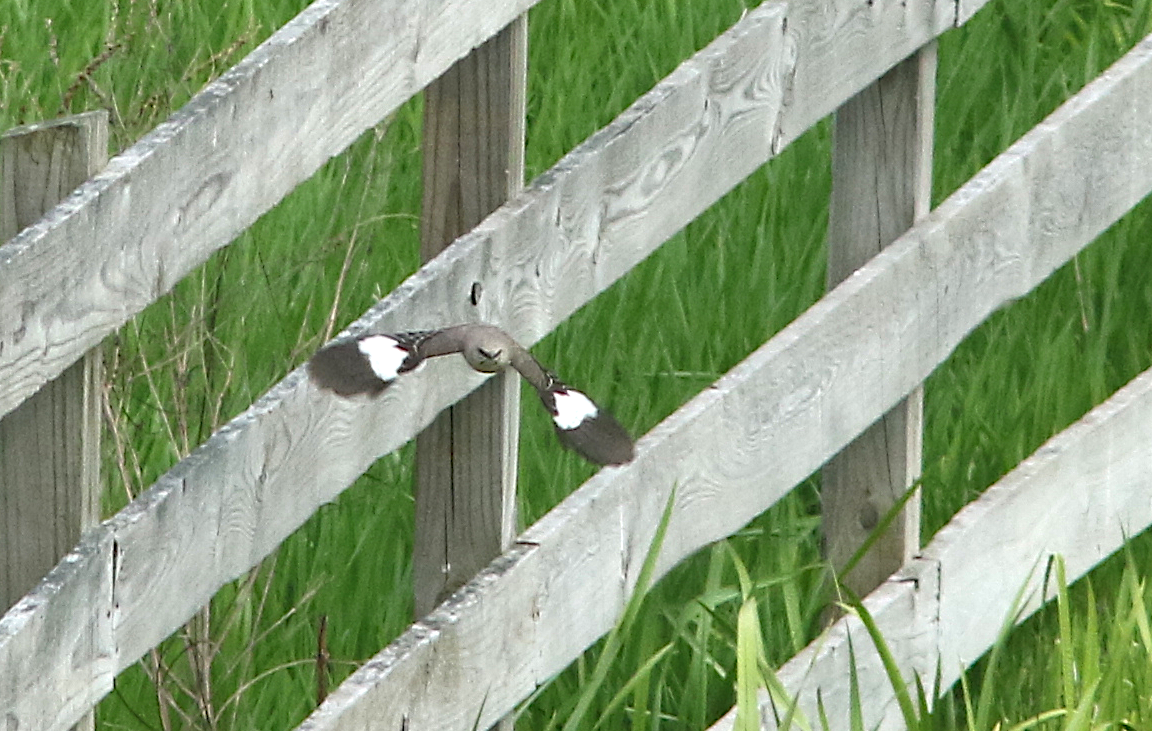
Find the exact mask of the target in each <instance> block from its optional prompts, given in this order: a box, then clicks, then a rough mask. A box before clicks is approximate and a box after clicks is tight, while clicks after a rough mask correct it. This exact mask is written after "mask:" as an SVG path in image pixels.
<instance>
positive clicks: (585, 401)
mask: <svg viewBox="0 0 1152 731" xmlns="http://www.w3.org/2000/svg"><path fill="white" fill-rule="evenodd" d="M451 353H460V354H462V355H463V356H464V360H466V361H468V365H470V366H472V368H473V369H474V370H477V371H480V372H481V373H496V372H497V371H501V370H503V369H505V368H507V367H508V366H511V367H513V368H515V369H516V371H517V372H518V373H519V374H520V375H521V376H523V377H524V379H525V380H526V381H528V383H530V384H532V387H533V388H535V389H536V393H537V394H538V395H539V396H540V402H541V403H542V404H544V408H545V409H547V410H548V413H549V414H551V415H552V422H553V423H554V424H555V426H556V434H557V436H558V437H559V438H560V442H561V443H562V444H564V445H565V446H567V447H568V448H569V449H571V450H573V451H574V452H576V453H577V454H579V455H580V456H581V457H583V458H584V459H586V460H588V461H589V462H592V463H594V464H598V465H619V464H624V463H626V462H629V461H631V460H632V455H633V445H632V437H630V436H629V435H628V432H627V431H625V430H624V427H622V426H620V422H618V421H616V419H615V418H614V417H613V416H612V415H611V414H609V413H608V412H607V411H604V410H603V409H601V408H600V407H599V406H597V405H596V404H595V403H594V402H593V401H592V399H590V398H588V397H587V396H586V395H584V394H583V393H582V392H580V391H577V390H576V389H574V388H570V387H569V386H567V385H566V384H564V383H563V382H561V381H560V379H558V378H557V377H556V375H555V374H554V373H552V372H551V371H548V370H546V369H545V368H544V367H543V366H541V365H540V363H538V362H537V361H536V359H535V358H533V357H532V354H531V353H529V352H528V351H527V350H526V349H524V348H523V347H521V345H520V344H519V343H517V342H516V341H515V340H513V339H512V337H511V336H510V335H508V333H506V332H504V331H503V330H501V329H500V328H497V327H493V326H492V325H479V324H470V325H455V326H453V327H448V328H444V329H443V330H422V331H418V332H405V333H394V334H390V335H361V336H359V337H357V338H354V339H350V340H343V341H339V342H336V343H333V344H332V345H329V346H328V347H326V348H323V349H322V350H320V351H318V352H317V353H316V354H315V355H313V356H312V359H311V360H309V361H308V374H309V376H310V377H311V378H312V381H313V382H314V383H316V385H318V386H320V387H321V388H324V389H327V390H329V391H332V392H334V393H336V394H337V395H339V396H344V397H349V396H355V395H357V394H369V395H372V396H375V395H377V394H379V393H380V392H382V391H383V390H384V389H385V388H387V387H388V385H389V384H391V383H392V381H394V380H396V378H397V377H399V376H401V375H403V374H405V373H408V372H409V371H411V370H414V369H415V368H416V367H417V366H419V365H420V364H421V363H422V362H424V360H425V359H426V358H433V357H435V356H438V355H449V354H451Z"/></svg>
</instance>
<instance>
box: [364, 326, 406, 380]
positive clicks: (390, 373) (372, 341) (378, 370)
mask: <svg viewBox="0 0 1152 731" xmlns="http://www.w3.org/2000/svg"><path fill="white" fill-rule="evenodd" d="M356 345H357V347H358V348H360V352H361V353H363V354H364V357H365V358H367V359H368V365H369V366H370V367H371V368H372V372H373V373H375V374H376V377H377V378H379V379H380V380H381V381H392V380H395V378H396V376H397V375H399V372H400V366H401V365H402V364H403V363H404V359H405V358H407V357H408V351H407V350H405V349H404V348H403V347H401V346H400V341H398V340H396V339H394V338H390V337H388V336H387V335H369V336H368V337H366V338H364V339H363V340H361V341H360V342H359V343H357V344H356Z"/></svg>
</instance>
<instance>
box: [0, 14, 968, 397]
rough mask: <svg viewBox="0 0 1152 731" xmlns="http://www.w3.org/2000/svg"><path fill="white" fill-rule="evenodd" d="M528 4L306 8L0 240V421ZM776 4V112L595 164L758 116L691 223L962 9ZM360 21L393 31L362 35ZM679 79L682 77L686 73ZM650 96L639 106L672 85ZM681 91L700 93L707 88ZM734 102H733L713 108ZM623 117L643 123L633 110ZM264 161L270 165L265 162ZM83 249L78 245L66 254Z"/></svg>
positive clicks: (678, 169) (679, 153)
mask: <svg viewBox="0 0 1152 731" xmlns="http://www.w3.org/2000/svg"><path fill="white" fill-rule="evenodd" d="M535 2H536V0H501V1H500V2H480V1H479V0H438V1H437V2H416V1H415V0H384V1H380V0H318V2H314V3H313V4H312V5H311V6H309V7H308V8H307V9H306V10H305V11H304V12H302V13H301V14H300V15H298V16H297V17H296V18H295V19H294V20H292V21H291V22H290V23H288V24H287V25H285V26H284V27H283V28H282V29H281V30H280V31H278V32H277V33H275V34H274V35H273V36H272V37H271V38H269V39H268V40H267V41H265V42H264V43H263V44H261V45H260V47H259V48H257V49H256V50H255V51H253V52H252V53H251V54H249V56H248V57H247V58H245V59H244V60H243V61H242V62H241V63H240V64H238V65H237V66H235V67H234V68H232V69H231V70H229V71H228V72H227V73H225V74H224V75H223V76H221V77H220V78H219V79H217V80H216V81H214V82H213V83H211V84H209V85H208V87H207V88H205V89H204V91H202V92H201V93H200V94H197V95H196V96H195V97H194V98H193V99H192V100H191V101H190V102H189V103H188V104H187V105H185V106H184V108H182V109H181V110H180V111H179V112H177V113H176V114H174V115H173V116H172V117H171V118H170V119H169V120H168V121H166V122H164V123H163V124H161V125H160V126H159V127H157V128H156V129H155V130H153V131H152V132H151V133H149V134H148V135H147V136H145V137H144V138H143V139H141V140H140V142H138V143H137V144H135V145H133V146H132V147H130V148H129V149H128V150H125V151H124V153H123V154H121V155H119V156H117V157H116V158H114V159H113V161H112V163H111V164H110V165H109V166H108V169H107V170H106V171H105V173H104V174H103V175H101V176H99V177H98V178H97V179H96V180H94V181H92V182H91V183H89V184H87V185H85V186H84V187H83V188H82V189H81V190H80V191H78V192H77V193H76V194H75V195H74V196H72V197H71V198H70V199H69V200H68V201H66V202H65V203H64V204H62V205H61V206H59V207H58V208H56V209H55V210H53V211H52V212H51V214H50V215H49V216H47V217H46V218H45V219H44V220H43V221H41V222H40V223H38V224H36V225H35V226H33V227H32V228H31V229H29V230H27V231H25V232H24V233H23V234H21V235H20V236H18V237H17V239H16V240H15V241H12V242H10V243H9V244H7V245H5V246H3V247H0V415H2V414H5V413H7V412H8V411H11V410H12V409H13V408H14V407H15V406H16V404H18V403H20V402H21V401H22V400H24V398H26V397H27V395H28V394H30V393H32V392H33V391H35V390H36V389H37V388H38V387H39V386H40V385H41V384H43V383H45V382H47V381H48V380H51V379H52V378H53V377H55V376H56V375H57V374H59V373H60V372H62V371H63V369H64V368H66V367H67V366H68V365H70V364H71V363H73V362H74V361H75V360H77V359H78V358H79V357H80V355H82V354H83V353H84V352H86V351H87V350H88V349H90V348H91V347H92V346H93V345H95V343H97V342H99V340H100V339H101V338H103V337H104V336H105V335H107V334H108V333H110V332H112V331H113V330H114V329H115V328H117V327H119V326H120V325H121V324H122V323H124V322H125V321H126V320H127V319H128V318H129V317H131V316H132V315H133V314H135V313H136V312H139V311H140V310H141V309H143V308H144V307H145V306H147V305H148V304H149V303H151V302H152V301H154V300H155V299H156V298H157V297H159V296H160V295H162V294H163V293H165V292H167V291H168V290H170V289H171V288H172V287H173V286H174V285H175V283H176V282H177V281H179V280H180V278H181V277H183V276H184V275H185V274H187V273H188V272H189V271H191V270H192V269H193V268H194V267H195V266H197V265H198V264H200V263H201V262H203V261H204V260H205V259H206V258H207V257H208V256H209V255H210V254H211V253H212V252H213V251H215V250H217V249H219V248H221V247H223V246H225V245H227V243H228V242H229V241H231V240H232V239H233V238H234V237H235V236H236V235H237V234H239V233H240V232H241V231H242V230H244V228H246V227H247V226H248V225H250V224H251V223H252V222H253V221H254V220H255V219H256V218H257V217H258V216H259V215H261V214H262V213H263V212H264V211H266V210H268V209H269V208H271V207H272V206H273V205H274V204H275V203H276V202H277V201H279V200H280V199H281V198H282V197H283V196H284V195H285V194H286V193H287V192H288V191H290V190H291V189H292V188H293V187H294V186H295V185H296V184H298V183H299V182H301V181H302V180H304V179H305V178H306V177H308V176H309V175H311V174H312V172H314V171H315V170H316V169H317V168H318V167H319V166H320V165H321V164H323V163H324V161H325V160H327V159H328V158H329V157H331V156H332V155H334V154H336V153H338V152H339V151H340V150H342V149H344V148H345V147H346V146H347V145H348V144H349V143H350V142H351V141H352V140H353V139H354V138H355V137H356V136H357V135H358V134H359V133H360V132H362V131H363V130H365V129H367V128H368V127H369V126H371V125H373V124H375V123H376V122H377V121H379V120H380V119H381V118H383V117H384V116H386V115H387V114H389V113H390V112H391V111H393V110H394V109H396V108H397V107H398V106H399V105H400V104H402V103H403V102H404V101H406V100H407V99H409V98H410V97H411V96H412V95H414V94H415V93H416V92H418V91H419V90H420V89H421V88H423V87H424V86H425V85H426V84H428V83H429V82H430V81H431V80H433V79H434V78H436V77H437V76H439V75H440V74H442V73H443V72H444V71H445V70H446V69H447V68H448V67H449V66H451V64H452V63H453V62H455V61H456V60H457V59H458V58H460V57H462V56H464V55H465V54H466V53H467V52H468V50H470V49H471V48H474V47H476V46H478V45H480V44H481V43H482V42H483V41H484V40H486V39H487V38H490V37H491V36H492V35H494V34H495V33H496V32H497V31H499V30H500V29H501V28H503V27H505V26H506V25H508V23H509V22H511V21H512V20H513V19H514V18H515V17H517V16H518V15H520V14H521V13H523V12H525V11H526V10H527V9H528V8H529V7H531V6H532V5H534V4H535ZM771 10H772V12H778V13H781V14H784V15H786V16H787V18H788V21H787V23H785V24H783V25H782V26H781V28H780V30H779V32H778V33H777V34H776V37H774V38H765V39H764V41H765V43H766V46H765V47H764V48H762V49H760V50H761V51H766V52H767V53H768V54H769V55H770V56H771V57H772V58H773V59H774V60H773V64H774V65H775V66H776V67H777V68H780V69H787V70H788V72H789V75H788V76H787V77H785V78H782V79H776V78H765V79H764V81H770V82H771V83H772V84H775V85H777V86H776V87H771V88H764V89H754V90H753V92H754V95H753V96H752V97H751V99H750V100H749V102H750V110H749V111H753V110H758V109H760V108H761V104H760V100H762V99H763V98H764V96H765V95H766V94H767V95H768V96H770V97H771V96H775V95H776V94H778V93H780V92H782V91H785V90H786V91H787V92H788V99H787V103H786V104H785V105H784V107H783V108H782V109H781V110H779V116H778V118H770V119H764V118H763V117H761V116H759V115H758V114H754V115H753V116H751V117H750V118H748V119H745V120H741V119H726V118H720V117H718V115H717V114H716V110H710V109H696V110H689V109H684V110H683V112H682V113H681V114H680V115H677V116H678V117H679V119H678V120H677V122H673V124H675V125H676V126H675V127H674V129H677V130H679V132H680V134H681V137H680V139H679V141H678V142H679V143H678V144H677V145H676V146H673V147H669V148H667V149H666V150H664V152H663V154H662V155H660V156H658V157H656V158H648V159H646V158H643V157H638V158H631V159H628V160H624V159H621V160H618V161H615V162H614V163H612V164H611V165H608V166H606V167H605V168H604V170H603V172H604V173H605V174H608V175H610V176H612V177H616V178H618V177H620V175H621V170H622V168H623V167H624V165H626V164H628V163H631V164H633V165H636V164H642V165H643V169H644V170H643V172H644V175H646V176H648V177H647V179H645V180H644V182H647V183H651V184H653V185H655V186H656V189H661V188H662V187H664V186H665V185H666V184H667V183H668V182H669V180H668V178H675V179H676V181H677V182H676V184H677V185H680V186H686V185H687V182H686V176H685V175H683V174H682V173H684V172H686V171H691V170H697V169H698V167H697V164H698V163H699V162H700V161H702V160H704V159H705V158H707V157H708V155H702V154H699V153H700V152H702V151H700V150H697V149H696V146H697V144H702V145H704V147H705V149H706V150H707V149H708V148H709V147H711V145H710V144H709V142H710V140H708V139H707V138H708V136H709V134H710V133H711V132H713V131H714V128H713V127H712V125H713V124H715V123H716V122H717V121H721V122H723V123H724V124H735V125H755V124H759V126H758V127H756V126H752V127H750V128H749V129H746V130H745V131H744V135H746V137H743V138H742V139H740V140H739V144H740V146H741V147H743V149H742V151H741V152H740V153H738V154H730V155H728V156H721V159H719V160H714V162H720V163H724V164H734V172H735V173H736V174H727V171H725V170H722V169H719V168H712V169H711V170H709V173H710V174H709V175H708V176H698V177H697V178H695V180H694V181H693V182H696V183H698V184H700V190H699V191H697V192H695V193H694V194H691V195H690V194H689V191H688V190H684V191H682V192H681V193H680V195H681V196H682V197H683V198H686V199H690V200H691V201H692V202H693V204H692V205H691V206H690V207H689V208H688V210H689V211H690V212H691V213H692V215H690V216H688V217H687V219H685V220H691V218H692V217H693V216H694V215H695V214H696V213H698V212H699V211H700V210H703V208H705V207H707V205H709V204H710V203H711V202H712V201H713V200H715V199H716V198H717V197H719V195H720V194H722V193H723V192H725V191H727V190H728V189H729V188H731V187H732V185H734V184H735V182H738V181H739V180H741V179H742V178H743V177H744V176H745V175H746V174H747V172H748V171H750V170H752V169H755V168H756V167H757V166H758V165H760V164H762V163H763V162H764V161H765V160H767V159H768V158H769V157H770V156H771V155H772V154H774V153H775V152H779V151H780V150H781V149H783V147H784V146H785V145H787V144H788V143H789V142H791V141H792V140H793V139H795V138H796V137H797V136H798V135H800V134H801V133H802V132H803V131H804V130H806V129H807V128H808V127H810V126H811V125H812V124H814V123H815V121H816V120H818V119H820V118H821V117H823V116H826V115H827V114H830V113H831V112H832V111H833V110H834V109H836V108H837V107H838V106H840V104H842V103H843V102H844V100H846V99H848V98H849V97H851V96H852V95H853V94H855V93H856V92H857V91H859V90H860V89H862V88H864V87H865V86H867V85H868V84H870V83H872V81H874V80H875V79H876V78H878V77H879V76H880V74H881V73H883V72H884V71H886V70H887V69H888V68H891V67H892V66H893V65H895V64H896V63H897V62H899V61H901V60H902V59H904V58H905V57H906V56H908V55H909V54H911V53H912V52H914V51H915V50H916V49H918V48H919V47H921V46H923V45H924V44H925V43H927V42H928V41H929V40H931V39H932V38H934V37H935V36H936V35H938V34H939V33H941V32H943V31H944V30H946V29H947V28H949V27H951V25H952V24H953V23H954V22H955V20H956V5H955V0H919V1H918V2H908V3H890V2H875V3H863V4H862V3H859V2H856V1H855V0H838V1H837V2H835V3H830V2H828V1H827V0H793V1H792V2H791V3H789V4H787V5H778V6H775V7H774V8H772V9H771ZM365 28H374V29H389V32H380V33H363V32H362V31H363V29H365ZM745 58H746V59H752V58H754V56H753V55H752V54H751V53H746V54H745ZM728 71H729V72H733V73H736V74H737V78H739V75H740V74H741V73H742V72H743V70H742V69H741V68H740V67H739V65H736V66H732V67H730V68H729V69H728ZM693 73H698V71H694V72H693ZM683 76H684V75H683V74H681V75H680V76H679V77H677V81H680V82H685V81H687V79H684V78H683ZM717 81H718V82H722V81H723V80H722V79H717ZM657 91H659V92H660V93H657V92H656V91H654V92H653V93H651V94H649V95H646V97H645V98H644V100H643V104H651V103H654V102H656V101H657V100H659V99H660V98H661V97H662V96H664V95H666V94H667V93H668V92H669V91H670V90H669V89H668V88H667V87H665V88H664V89H663V90H659V89H658V90H657ZM684 91H686V92H688V94H689V95H690V96H691V97H692V98H694V100H695V101H697V102H700V103H702V102H703V98H702V97H701V96H700V95H699V91H700V89H695V90H693V89H685V90H684ZM693 92H695V93H693ZM635 111H639V110H635ZM740 111H742V110H741V109H740V107H739V106H738V105H737V106H735V107H731V108H729V109H726V110H724V112H725V113H726V114H733V113H739V112H740ZM628 116H629V117H631V118H632V119H633V120H636V121H640V120H639V117H640V116H642V115H638V114H635V113H634V114H631V115H628ZM653 121H655V120H653ZM681 125H683V126H681ZM620 131H621V130H620V129H619V128H617V130H616V132H617V133H619V132H620ZM753 137H754V138H756V139H755V140H753V139H750V138H753ZM269 160H278V161H280V162H279V163H278V164H276V165H269V164H268V161H269ZM173 170H178V171H180V173H179V174H178V175H173V174H172V172H171V171H173ZM588 172H590V171H588ZM635 182H640V181H635ZM632 193H633V194H634V197H633V200H632V201H630V203H631V204H632V205H636V206H640V207H641V208H643V207H644V206H645V205H646V201H645V198H646V197H647V193H646V188H644V187H642V186H641V187H640V189H639V190H633V191H632ZM636 194H638V195H636ZM678 202H681V201H678ZM609 213H611V215H612V216H613V218H612V219H609V220H606V221H604V222H603V223H604V224H605V225H611V224H613V223H617V225H620V224H622V223H623V222H622V221H618V220H616V219H619V218H622V217H626V216H629V215H630V214H632V213H636V211H635V210H630V209H627V208H625V209H616V210H613V211H610V212H609ZM680 218H682V217H675V220H676V221H677V222H675V223H673V222H669V224H668V225H667V226H664V227H660V228H657V229H656V230H654V231H653V237H652V238H653V240H655V241H657V242H659V241H663V240H664V239H666V238H667V237H668V235H669V234H670V233H671V232H674V231H676V230H678V229H679V228H680V227H681V226H683V225H684V223H683V221H679V219H680ZM139 221H150V222H152V224H151V225H149V226H140V225H138V222H139ZM633 223H634V224H637V225H638V224H639V221H635V220H634V221H633ZM594 231H595V228H591V229H589V230H588V231H587V233H588V234H592V233H593V232H594ZM77 248H78V249H82V250H84V251H85V252H86V254H85V256H82V257H81V256H78V255H76V254H74V253H70V252H73V251H74V250H75V249H77ZM648 250H649V251H650V249H648ZM634 253H636V254H639V253H641V252H640V251H635V252H634ZM641 258H642V257H641Z"/></svg>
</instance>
